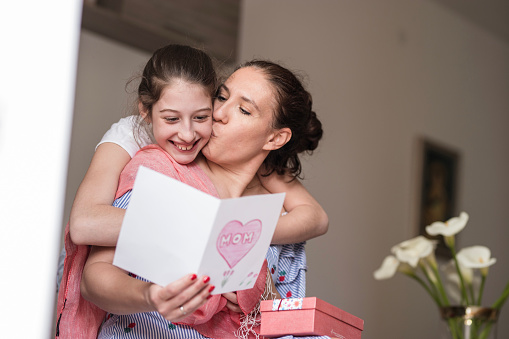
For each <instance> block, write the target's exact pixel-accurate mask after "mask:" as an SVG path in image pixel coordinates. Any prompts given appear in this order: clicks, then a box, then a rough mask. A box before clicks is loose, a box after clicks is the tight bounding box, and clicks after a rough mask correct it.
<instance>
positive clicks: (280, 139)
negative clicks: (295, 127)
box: [263, 127, 292, 151]
mask: <svg viewBox="0 0 509 339" xmlns="http://www.w3.org/2000/svg"><path fill="white" fill-rule="evenodd" d="M291 138H292V130H291V129H289V128H288V127H285V128H281V129H278V130H277V131H275V132H274V133H273V134H272V135H271V136H270V139H269V141H268V142H267V143H266V144H265V146H263V149H264V150H266V151H274V150H277V149H279V148H281V147H283V146H284V145H286V143H287V142H288V141H290V139H291Z"/></svg>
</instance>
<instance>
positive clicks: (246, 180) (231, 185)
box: [195, 155, 261, 199]
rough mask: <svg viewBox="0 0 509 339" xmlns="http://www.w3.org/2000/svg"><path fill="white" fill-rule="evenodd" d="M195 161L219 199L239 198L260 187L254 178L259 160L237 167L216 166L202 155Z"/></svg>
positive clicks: (255, 177) (259, 163) (256, 178)
mask: <svg viewBox="0 0 509 339" xmlns="http://www.w3.org/2000/svg"><path fill="white" fill-rule="evenodd" d="M195 161H196V163H197V164H198V165H199V166H200V167H201V168H202V169H203V171H204V172H205V174H207V176H208V177H209V179H210V180H212V183H213V184H214V186H215V187H216V190H217V193H218V194H219V197H220V198H221V199H227V198H236V197H240V196H242V195H245V192H246V191H247V192H249V191H256V187H258V186H261V184H260V181H259V180H258V177H257V176H256V172H257V171H258V168H259V167H260V165H261V161H260V160H256V159H253V160H252V161H250V162H249V163H246V164H243V165H242V166H237V167H235V166H224V165H219V164H216V163H214V162H212V161H209V160H207V159H206V158H205V157H204V156H202V155H201V156H199V157H198V158H196V160H195Z"/></svg>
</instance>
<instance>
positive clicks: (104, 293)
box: [81, 246, 211, 321]
mask: <svg viewBox="0 0 509 339" xmlns="http://www.w3.org/2000/svg"><path fill="white" fill-rule="evenodd" d="M114 253H115V248H114V247H96V246H94V247H92V250H91V252H90V255H89V257H88V260H87V263H86V264H85V268H84V269H83V275H82V279H81V294H82V296H83V297H84V298H85V299H87V300H88V301H90V302H92V303H94V304H96V305H97V306H98V307H100V308H102V309H103V310H105V311H107V312H110V313H113V314H131V313H140V312H152V311H158V312H159V313H160V314H161V315H162V316H163V317H164V318H166V319H167V320H169V321H176V320H179V319H181V318H183V317H184V314H183V313H182V312H181V311H180V306H183V307H184V310H185V312H186V313H188V314H190V313H192V312H194V311H195V310H196V309H197V308H198V307H200V306H202V305H203V304H204V303H205V302H206V301H207V298H208V296H209V295H210V293H209V290H210V289H211V286H209V284H207V283H205V281H208V279H207V280H205V277H200V278H197V277H196V275H195V274H188V275H186V276H184V277H182V278H180V279H179V280H176V281H174V282H172V283H171V284H169V285H167V286H165V287H161V286H158V285H156V284H152V283H149V282H144V281H141V280H138V279H136V278H133V277H131V276H129V275H128V274H127V273H126V272H125V271H124V270H121V269H120V268H118V267H116V266H113V265H112V263H111V262H112V260H113V256H114Z"/></svg>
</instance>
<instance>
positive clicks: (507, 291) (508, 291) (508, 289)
mask: <svg viewBox="0 0 509 339" xmlns="http://www.w3.org/2000/svg"><path fill="white" fill-rule="evenodd" d="M507 297H509V282H508V283H507V285H505V289H504V291H503V292H502V295H501V296H500V298H498V299H497V301H495V303H494V304H493V306H491V307H492V308H495V309H497V310H500V309H501V308H502V306H504V303H505V302H506V300H507Z"/></svg>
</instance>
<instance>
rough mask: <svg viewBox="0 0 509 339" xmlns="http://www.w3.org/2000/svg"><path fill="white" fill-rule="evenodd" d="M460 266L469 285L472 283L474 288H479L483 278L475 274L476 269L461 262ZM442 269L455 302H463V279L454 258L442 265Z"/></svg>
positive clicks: (446, 286) (446, 285) (448, 290)
mask: <svg viewBox="0 0 509 339" xmlns="http://www.w3.org/2000/svg"><path fill="white" fill-rule="evenodd" d="M459 268H460V272H461V275H462V276H463V280H464V282H465V283H466V284H467V285H472V286H473V288H474V289H478V288H479V286H480V284H481V279H480V277H478V276H474V270H473V269H471V268H466V267H463V266H462V265H461V264H460V265H459ZM440 270H441V271H442V272H443V273H444V276H445V288H446V290H447V294H448V295H449V296H450V297H451V299H452V300H453V301H454V302H455V303H461V290H460V289H461V281H460V277H459V275H458V270H457V269H456V265H455V263H454V260H450V261H449V262H448V263H447V264H445V265H442V266H441V267H440Z"/></svg>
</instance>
